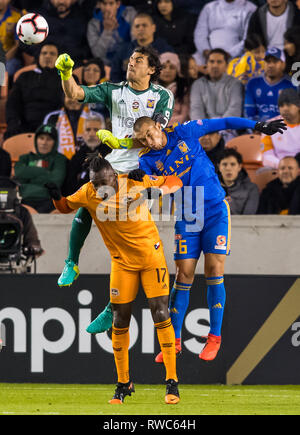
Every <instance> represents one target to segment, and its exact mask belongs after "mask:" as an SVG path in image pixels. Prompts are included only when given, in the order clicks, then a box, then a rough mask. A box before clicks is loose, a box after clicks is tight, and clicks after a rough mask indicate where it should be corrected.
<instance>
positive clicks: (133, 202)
mask: <svg viewBox="0 0 300 435" xmlns="http://www.w3.org/2000/svg"><path fill="white" fill-rule="evenodd" d="M171 178H172V179H173V178H174V180H173V182H174V181H175V183H177V184H179V183H181V181H180V180H178V179H177V177H153V176H148V175H146V176H145V177H144V178H143V181H142V182H139V181H135V180H131V179H128V178H127V175H119V176H118V185H119V189H118V192H117V193H116V194H114V195H112V196H110V197H109V199H108V200H106V199H102V198H101V197H100V196H99V195H98V193H97V192H96V190H95V188H94V186H93V184H92V183H91V182H89V183H86V184H84V185H83V186H82V187H81V188H80V189H79V190H78V191H77V192H75V193H74V194H73V195H70V196H67V197H66V198H65V203H64V205H63V204H62V202H61V200H60V201H55V204H56V207H57V208H58V209H59V210H61V211H62V212H68V211H71V210H74V209H78V208H80V207H85V208H86V209H87V210H88V211H89V213H90V214H91V216H92V218H93V220H94V222H95V223H96V225H97V227H98V229H99V231H100V233H101V235H102V237H103V240H104V243H105V245H106V246H107V248H108V250H109V251H110V254H111V257H112V260H113V262H117V263H121V264H122V266H123V267H125V268H126V269H127V270H133V271H134V270H141V269H145V268H149V269H150V268H153V267H154V266H156V267H157V264H158V263H159V262H160V261H161V260H164V254H163V248H162V243H161V240H160V236H159V233H158V230H157V227H156V225H155V223H154V221H153V219H152V217H151V214H150V212H149V210H148V208H147V204H146V202H145V201H142V200H141V198H140V196H141V195H140V193H139V192H140V191H142V190H144V189H145V188H148V187H160V186H162V185H164V184H165V185H166V181H167V179H171ZM179 187H181V185H179V186H178V188H179ZM64 206H67V209H66V208H65V209H63V207H64ZM68 209H69V210H68ZM163 263H165V261H163Z"/></svg>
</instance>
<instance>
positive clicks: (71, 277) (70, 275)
mask: <svg viewBox="0 0 300 435" xmlns="http://www.w3.org/2000/svg"><path fill="white" fill-rule="evenodd" d="M65 263H66V265H65V267H64V270H63V271H62V274H61V275H60V277H59V278H58V280H57V284H58V285H59V286H60V287H67V286H69V287H70V285H72V284H73V282H74V281H75V280H76V279H77V278H78V277H79V268H78V266H77V264H76V263H74V261H72V260H65Z"/></svg>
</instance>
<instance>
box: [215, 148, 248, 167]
mask: <svg viewBox="0 0 300 435" xmlns="http://www.w3.org/2000/svg"><path fill="white" fill-rule="evenodd" d="M228 157H235V158H236V159H237V162H238V163H239V164H240V165H242V163H243V157H242V154H240V153H239V152H238V151H237V150H236V149H235V148H225V149H224V150H223V152H222V154H220V156H219V159H218V163H219V164H220V163H221V161H222V160H224V159H227V158H228Z"/></svg>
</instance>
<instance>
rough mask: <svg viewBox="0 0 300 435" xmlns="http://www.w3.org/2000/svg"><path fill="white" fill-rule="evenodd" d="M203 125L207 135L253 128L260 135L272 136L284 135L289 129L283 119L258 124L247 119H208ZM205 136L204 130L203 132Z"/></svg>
mask: <svg viewBox="0 0 300 435" xmlns="http://www.w3.org/2000/svg"><path fill="white" fill-rule="evenodd" d="M203 125H204V126H205V130H206V131H207V133H211V132H214V131H218V130H240V129H246V128H251V129H253V130H256V131H259V132H260V133H264V134H267V135H268V136H271V135H273V134H275V133H281V134H282V133H283V132H284V130H286V129H287V126H286V124H285V123H284V121H283V120H282V119H276V120H274V121H269V122H267V121H266V122H256V121H252V120H250V119H246V118H238V117H229V118H219V119H206V120H203ZM202 135H203V130H202Z"/></svg>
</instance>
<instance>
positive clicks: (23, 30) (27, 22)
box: [16, 13, 49, 45]
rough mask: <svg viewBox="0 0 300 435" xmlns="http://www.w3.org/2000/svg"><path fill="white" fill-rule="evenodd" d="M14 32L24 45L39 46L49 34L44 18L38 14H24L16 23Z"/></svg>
mask: <svg viewBox="0 0 300 435" xmlns="http://www.w3.org/2000/svg"><path fill="white" fill-rule="evenodd" d="M16 32H17V35H18V38H19V39H20V41H22V42H24V44H27V45H32V44H40V43H41V42H43V41H44V40H45V39H46V38H47V36H48V32H49V26H48V23H47V21H46V20H45V18H44V17H42V16H41V15H39V14H35V13H30V14H26V15H24V16H23V17H21V18H20V19H19V21H18V22H17V28H16Z"/></svg>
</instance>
